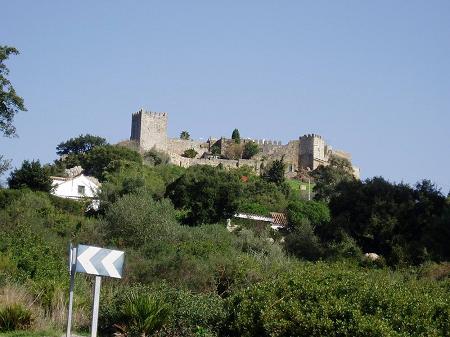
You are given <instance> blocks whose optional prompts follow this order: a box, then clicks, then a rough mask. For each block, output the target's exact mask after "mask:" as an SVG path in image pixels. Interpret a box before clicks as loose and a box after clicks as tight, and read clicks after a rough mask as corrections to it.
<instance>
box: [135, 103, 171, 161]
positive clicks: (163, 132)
mask: <svg viewBox="0 0 450 337" xmlns="http://www.w3.org/2000/svg"><path fill="white" fill-rule="evenodd" d="M130 140H134V141H136V142H137V143H138V144H139V147H140V148H141V149H142V150H144V151H147V150H150V149H151V148H153V147H154V148H156V149H157V150H160V151H165V152H167V113H165V112H151V111H144V109H140V110H139V111H138V112H136V113H134V114H133V115H132V117H131V137H130Z"/></svg>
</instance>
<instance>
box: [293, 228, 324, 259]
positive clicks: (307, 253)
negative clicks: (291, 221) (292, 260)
mask: <svg viewBox="0 0 450 337" xmlns="http://www.w3.org/2000/svg"><path fill="white" fill-rule="evenodd" d="M284 247H285V249H286V251H287V252H288V253H290V254H292V255H294V256H296V257H298V258H300V259H305V260H308V261H316V260H318V259H319V258H320V257H322V255H323V248H322V245H321V243H320V240H319V238H318V237H317V236H316V235H315V234H314V230H313V227H312V226H311V224H310V223H309V221H308V220H307V219H304V220H303V221H302V223H297V224H296V227H295V228H294V230H293V231H292V232H290V233H289V234H288V235H287V236H286V238H285V243H284Z"/></svg>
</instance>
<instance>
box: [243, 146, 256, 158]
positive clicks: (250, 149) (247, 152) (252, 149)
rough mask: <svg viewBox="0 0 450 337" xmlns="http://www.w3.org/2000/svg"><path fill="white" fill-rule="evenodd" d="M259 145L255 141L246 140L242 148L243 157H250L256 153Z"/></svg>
mask: <svg viewBox="0 0 450 337" xmlns="http://www.w3.org/2000/svg"><path fill="white" fill-rule="evenodd" d="M258 152H259V146H258V144H256V143H255V142H247V143H245V145H244V150H243V151H242V158H243V159H250V158H252V157H253V156H254V155H256V154H258Z"/></svg>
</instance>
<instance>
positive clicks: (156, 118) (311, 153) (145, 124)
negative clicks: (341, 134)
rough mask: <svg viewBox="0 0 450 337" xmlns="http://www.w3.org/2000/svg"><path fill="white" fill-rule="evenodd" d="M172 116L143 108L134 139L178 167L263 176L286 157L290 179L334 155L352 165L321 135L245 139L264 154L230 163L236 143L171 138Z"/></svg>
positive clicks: (133, 125)
mask: <svg viewBox="0 0 450 337" xmlns="http://www.w3.org/2000/svg"><path fill="white" fill-rule="evenodd" d="M167 125H168V114H167V113H165V112H163V113H156V112H147V111H144V110H143V109H140V110H139V111H138V112H136V113H134V114H133V115H132V119H131V137H130V140H132V141H135V142H137V144H138V145H139V147H140V149H141V150H142V151H148V150H150V149H152V148H155V149H157V150H159V151H163V152H166V153H168V154H169V156H170V159H171V162H172V163H173V164H175V165H180V166H183V167H189V166H191V165H196V164H198V165H211V166H217V165H219V164H221V165H222V166H223V167H226V168H236V167H241V166H244V165H245V166H249V167H252V168H253V169H254V170H255V172H257V173H259V172H260V170H261V169H262V168H264V167H265V166H266V165H268V164H269V163H270V162H271V161H273V160H275V159H281V158H284V162H285V163H286V176H288V177H293V176H296V175H297V172H299V171H311V170H314V169H316V168H317V167H318V166H320V165H325V166H326V165H328V162H329V159H330V157H331V156H338V157H341V158H346V159H348V160H349V161H350V162H351V155H350V154H349V153H347V152H344V151H340V150H333V148H332V147H331V146H330V145H328V144H327V143H326V142H325V140H324V139H323V138H322V137H321V136H319V135H317V134H308V135H304V136H301V137H300V138H299V139H298V140H291V141H289V142H288V143H287V144H282V143H281V142H280V141H274V140H266V139H242V143H244V144H245V142H248V141H253V142H255V143H256V144H258V146H259V148H260V153H258V154H257V155H256V156H254V157H253V158H251V159H237V160H229V159H223V155H224V153H225V152H226V150H227V148H228V147H230V146H232V144H233V140H231V139H226V138H223V137H221V138H218V139H214V138H209V139H208V140H207V141H197V140H184V139H178V138H169V137H168V136H167ZM213 146H215V147H219V148H220V154H212V153H211V152H212V147H213ZM188 149H194V150H195V151H196V152H197V156H196V157H195V158H185V157H183V153H184V151H186V150H188ZM353 174H354V175H355V177H357V178H359V175H360V174H359V168H357V167H355V166H354V167H353Z"/></svg>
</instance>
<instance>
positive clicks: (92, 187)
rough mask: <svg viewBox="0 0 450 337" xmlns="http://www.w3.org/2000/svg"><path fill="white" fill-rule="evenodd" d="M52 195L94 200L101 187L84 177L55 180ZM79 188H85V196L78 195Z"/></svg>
mask: <svg viewBox="0 0 450 337" xmlns="http://www.w3.org/2000/svg"><path fill="white" fill-rule="evenodd" d="M53 186H54V188H53V190H52V194H53V195H56V196H58V197H62V198H71V199H79V198H83V197H88V198H94V197H95V196H96V193H97V191H98V188H99V186H97V185H96V184H95V183H94V182H92V181H91V180H89V179H88V178H87V177H86V176H84V175H79V176H77V177H75V178H68V179H67V180H61V179H58V178H53ZM78 186H84V194H81V193H78Z"/></svg>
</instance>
